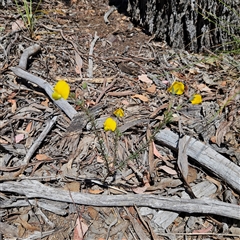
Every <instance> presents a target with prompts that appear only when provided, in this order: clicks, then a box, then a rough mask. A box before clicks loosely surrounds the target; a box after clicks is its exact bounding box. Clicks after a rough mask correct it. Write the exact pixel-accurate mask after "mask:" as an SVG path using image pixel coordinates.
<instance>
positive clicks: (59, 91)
mask: <svg viewBox="0 0 240 240" xmlns="http://www.w3.org/2000/svg"><path fill="white" fill-rule="evenodd" d="M69 93H70V86H69V85H68V83H67V82H65V81H64V80H59V81H58V82H57V84H56V85H55V87H54V88H53V94H52V98H53V99H54V100H58V99H60V98H64V99H67V98H68V96H69Z"/></svg>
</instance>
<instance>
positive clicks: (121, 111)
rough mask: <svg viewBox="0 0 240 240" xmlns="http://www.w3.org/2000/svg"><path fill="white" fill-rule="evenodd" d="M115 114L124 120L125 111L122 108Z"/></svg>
mask: <svg viewBox="0 0 240 240" xmlns="http://www.w3.org/2000/svg"><path fill="white" fill-rule="evenodd" d="M113 114H114V115H115V116H116V117H118V118H122V117H123V116H124V111H123V109H122V108H118V109H116V110H115V111H114V112H113Z"/></svg>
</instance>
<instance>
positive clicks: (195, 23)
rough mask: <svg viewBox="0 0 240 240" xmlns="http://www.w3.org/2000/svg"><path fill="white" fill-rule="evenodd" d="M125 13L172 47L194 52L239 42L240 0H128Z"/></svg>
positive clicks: (231, 46)
mask: <svg viewBox="0 0 240 240" xmlns="http://www.w3.org/2000/svg"><path fill="white" fill-rule="evenodd" d="M128 13H129V14H130V16H131V18H132V21H133V22H135V23H137V24H140V25H141V26H142V27H143V28H144V29H145V30H146V31H147V32H148V33H150V34H154V37H155V39H158V40H161V41H166V42H167V43H168V44H169V45H170V46H171V47H173V48H185V49H186V50H190V51H195V52H197V51H202V50H203V47H206V48H208V49H214V50H229V49H230V48H231V49H232V48H233V45H234V46H235V47H236V45H237V44H238V45H239V41H240V38H239V35H240V25H239V24H240V17H239V16H240V0H188V1H184V0H178V1H176V0H129V1H128ZM237 40H238V43H237ZM233 42H234V43H233ZM238 47H239V46H238Z"/></svg>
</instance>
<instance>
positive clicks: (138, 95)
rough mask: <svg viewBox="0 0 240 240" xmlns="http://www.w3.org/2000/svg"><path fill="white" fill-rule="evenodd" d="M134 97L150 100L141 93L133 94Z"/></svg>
mask: <svg viewBox="0 0 240 240" xmlns="http://www.w3.org/2000/svg"><path fill="white" fill-rule="evenodd" d="M132 98H139V99H140V100H142V101H143V102H148V101H149V99H148V98H147V97H146V96H144V95H140V94H135V95H133V96H132Z"/></svg>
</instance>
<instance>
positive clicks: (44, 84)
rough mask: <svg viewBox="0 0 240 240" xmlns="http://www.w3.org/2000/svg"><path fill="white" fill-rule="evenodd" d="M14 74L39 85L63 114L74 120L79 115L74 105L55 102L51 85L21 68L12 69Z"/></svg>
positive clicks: (63, 101) (64, 101) (63, 100)
mask: <svg viewBox="0 0 240 240" xmlns="http://www.w3.org/2000/svg"><path fill="white" fill-rule="evenodd" d="M10 69H11V70H12V71H13V73H14V74H16V75H17V76H18V77H21V78H23V79H26V80H27V81H29V82H32V83H35V84H37V85H38V86H39V87H41V88H42V89H44V90H45V92H46V93H47V95H48V96H49V98H51V99H52V101H53V102H54V103H55V104H56V105H57V106H58V107H59V108H60V109H62V111H63V112H65V113H66V115H67V116H68V117H69V118H70V119H73V117H74V116H75V115H76V114H77V111H76V110H75V109H74V108H73V106H72V105H70V104H69V103H68V102H67V101H66V100H65V99H63V98H61V99H59V100H57V101H55V100H54V99H53V98H52V93H53V87H52V86H51V84H49V83H48V82H47V81H45V80H43V79H42V78H40V77H37V76H34V75H33V74H31V73H29V72H27V71H24V70H23V69H21V68H19V67H11V68H10Z"/></svg>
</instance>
